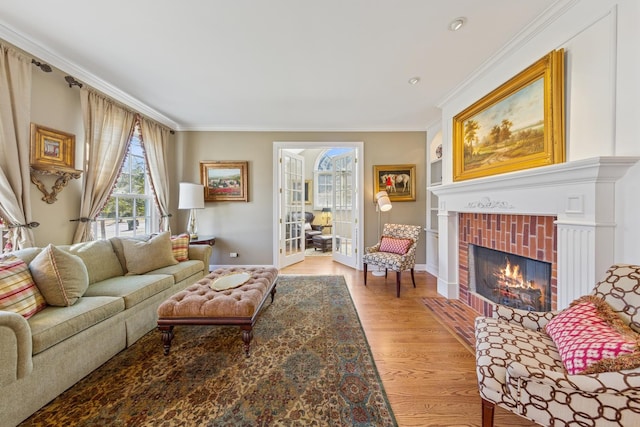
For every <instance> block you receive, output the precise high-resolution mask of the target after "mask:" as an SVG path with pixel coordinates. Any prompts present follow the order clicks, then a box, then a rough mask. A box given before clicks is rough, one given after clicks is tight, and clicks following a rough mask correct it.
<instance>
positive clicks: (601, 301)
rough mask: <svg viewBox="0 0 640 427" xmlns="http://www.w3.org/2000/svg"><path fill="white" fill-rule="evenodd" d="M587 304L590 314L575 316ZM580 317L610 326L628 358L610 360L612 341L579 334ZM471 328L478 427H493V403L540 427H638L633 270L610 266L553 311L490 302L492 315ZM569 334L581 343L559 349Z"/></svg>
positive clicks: (637, 307)
mask: <svg viewBox="0 0 640 427" xmlns="http://www.w3.org/2000/svg"><path fill="white" fill-rule="evenodd" d="M585 301H586V302H585ZM589 303H591V304H592V305H593V307H595V309H594V311H593V312H594V313H596V314H598V316H595V317H593V316H591V317H590V316H583V315H581V313H580V311H579V310H580V307H586V306H588V305H589ZM571 316H573V317H571ZM585 318H586V319H589V320H588V322H591V320H592V319H594V318H595V319H598V321H599V320H602V321H603V322H604V324H605V325H606V327H609V326H611V327H614V328H615V332H617V333H618V332H619V333H620V336H621V337H623V338H624V339H626V340H627V341H628V345H629V346H630V347H629V350H628V351H629V352H632V353H628V354H624V355H620V354H618V355H617V356H616V357H611V354H612V353H609V354H608V353H606V352H607V351H613V350H612V349H613V348H614V347H612V345H614V343H615V342H616V339H611V338H609V337H608V335H607V338H606V339H603V338H602V337H603V336H604V334H603V332H597V333H594V332H593V329H590V328H591V327H592V326H589V329H587V328H585V329H584V331H585V332H584V333H585V334H586V335H580V333H581V332H579V330H580V328H581V326H580V325H579V323H580V322H582V323H584V322H585ZM561 320H562V321H561ZM571 322H573V323H571ZM576 322H578V323H576ZM588 322H587V324H588V325H592V323H588ZM563 325H564V326H565V327H566V326H567V325H569V327H566V329H565V330H558V328H559V327H560V326H563ZM576 325H578V326H576ZM475 331H476V367H477V369H476V370H477V375H478V386H479V391H480V396H481V397H482V425H483V426H492V425H493V412H494V407H495V405H498V406H500V407H502V408H505V409H507V410H509V411H511V412H514V413H516V414H518V415H520V416H522V417H525V418H528V419H530V420H533V421H535V422H536V423H539V424H542V425H545V426H549V425H553V426H567V425H571V426H625V427H626V426H640V367H638V366H640V347H638V344H640V339H639V337H640V336H639V335H638V332H640V266H637V265H622V264H621V265H614V266H612V267H610V268H609V270H608V271H607V274H606V277H605V278H604V279H603V280H602V281H600V282H599V283H598V284H597V285H596V287H595V289H594V290H593V292H592V293H591V295H590V296H585V297H582V298H580V299H578V300H576V301H574V302H573V303H572V304H571V306H570V307H569V308H567V309H565V310H562V311H559V312H548V313H535V312H526V311H522V310H518V309H512V308H508V307H504V306H500V305H498V306H496V307H495V310H494V315H493V317H478V318H477V319H476V322H475ZM547 332H548V333H549V335H548V334H547ZM557 332H560V333H559V334H558V333H557ZM607 333H608V332H607ZM552 337H553V338H552ZM571 337H579V338H580V339H583V340H584V341H582V342H579V340H576V341H574V342H573V343H570V344H569V345H567V344H566V341H563V340H566V339H567V338H569V339H570V338H571ZM634 340H635V342H634ZM598 341H600V342H601V343H602V344H593V343H594V342H598ZM585 342H587V343H588V344H585ZM556 343H558V344H556ZM585 345H588V346H590V348H589V350H588V351H587V350H585V349H584V347H585ZM598 346H601V350H600V355H597V354H598V349H597V347H598ZM594 351H595V354H594ZM616 351H617V350H616ZM602 355H604V356H602ZM569 356H571V357H569ZM601 357H604V359H600V358H601ZM563 359H564V362H563ZM582 362H585V363H582ZM587 362H588V363H587ZM578 367H580V369H584V370H583V371H581V372H580V373H575V372H574V371H576V370H578ZM571 372H573V374H572V373H571Z"/></svg>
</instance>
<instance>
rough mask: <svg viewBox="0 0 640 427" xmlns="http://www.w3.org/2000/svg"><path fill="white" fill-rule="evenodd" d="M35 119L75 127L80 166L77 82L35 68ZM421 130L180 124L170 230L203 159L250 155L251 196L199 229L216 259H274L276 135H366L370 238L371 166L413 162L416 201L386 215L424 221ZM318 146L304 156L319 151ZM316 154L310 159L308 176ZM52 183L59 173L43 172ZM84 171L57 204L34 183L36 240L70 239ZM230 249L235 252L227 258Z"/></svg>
mask: <svg viewBox="0 0 640 427" xmlns="http://www.w3.org/2000/svg"><path fill="white" fill-rule="evenodd" d="M31 121H32V122H34V123H37V124H40V125H43V126H47V127H51V128H54V129H58V130H61V131H64V132H69V133H72V134H74V135H75V136H76V168H77V169H82V158H83V155H84V130H83V124H82V114H81V110H80V94H79V91H78V89H77V88H69V87H68V85H67V84H66V82H65V81H64V74H62V73H60V72H58V71H56V70H54V72H53V73H43V72H41V71H39V70H37V69H34V72H33V93H32V120H31ZM425 140H426V135H425V133H424V132H327V133H323V132H177V133H176V135H174V136H172V140H171V142H170V144H169V153H168V157H169V162H170V165H171V167H170V173H171V201H170V205H171V207H172V213H173V215H174V217H173V218H172V220H171V225H172V231H174V232H179V231H182V230H184V229H185V225H186V220H187V212H184V211H178V209H177V205H178V183H179V182H180V181H190V182H200V171H199V162H200V161H201V160H248V161H249V202H248V203H244V202H217V203H208V204H207V207H206V209H205V210H204V211H202V212H200V216H199V223H200V233H201V234H214V235H215V236H216V237H217V243H216V246H215V247H214V255H213V257H212V260H211V261H212V264H224V265H226V264H234V263H235V264H271V263H272V262H273V249H272V248H273V244H274V243H273V241H272V238H273V233H272V227H273V224H275V221H276V220H275V219H274V218H273V191H274V188H273V142H274V141H328V142H332V141H336V142H337V141H363V142H364V159H363V160H364V163H363V164H364V181H365V182H364V194H365V204H364V217H365V228H364V230H365V244H366V245H371V244H373V243H375V241H376V239H377V231H376V227H377V214H376V212H375V209H374V206H373V203H369V202H370V201H371V198H370V197H369V195H370V194H372V192H373V183H372V179H373V174H372V166H373V165H380V164H385V165H387V164H404V163H415V164H416V166H417V167H416V172H417V173H416V201H415V202H403V203H395V204H394V207H393V210H392V211H391V212H389V213H388V214H384V215H386V218H385V217H383V221H384V220H386V221H388V222H404V223H412V224H419V225H425V224H424V223H425V216H426V215H425V187H426V184H425V158H426V151H425V150H426V147H425ZM319 151H320V150H317V149H316V150H309V151H308V152H307V153H306V154H305V156H306V157H308V158H310V159H315V156H316V155H317V153H318V152H319ZM312 168H313V160H311V164H309V165H308V166H307V171H308V173H309V177H311V176H312V175H311V170H312ZM42 180H43V181H44V182H45V184H46V185H47V187H48V188H51V186H52V185H53V183H54V182H55V180H54V179H53V178H52V177H44V178H43V179H42ZM81 184H82V178H81V179H78V180H72V181H71V182H70V183H69V185H68V186H67V187H65V188H64V189H63V190H62V192H61V193H60V194H59V195H58V200H57V201H56V202H55V203H53V204H48V203H45V202H44V201H42V200H41V197H42V194H41V193H40V192H39V191H38V189H37V188H36V187H35V185H31V191H30V196H31V204H32V207H33V210H32V212H33V218H31V219H32V220H34V221H37V222H39V223H40V224H41V225H40V227H38V228H37V229H35V230H34V235H35V239H36V244H37V245H38V246H45V245H47V244H48V243H54V244H69V243H71V240H72V238H73V233H74V231H75V227H76V223H75V222H71V221H70V220H71V219H74V218H77V217H78V212H79V209H80V192H81V188H82V186H81ZM229 252H238V253H239V254H240V256H239V257H238V258H230V257H229ZM424 260H425V250H424V242H422V243H421V245H420V246H419V251H418V263H424V262H425V261H424Z"/></svg>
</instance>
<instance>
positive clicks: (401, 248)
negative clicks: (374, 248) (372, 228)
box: [379, 236, 413, 255]
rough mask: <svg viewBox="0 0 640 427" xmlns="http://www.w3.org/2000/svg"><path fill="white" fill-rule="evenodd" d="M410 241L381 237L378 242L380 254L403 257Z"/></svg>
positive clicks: (411, 241) (410, 243) (411, 242)
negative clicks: (386, 253) (388, 253)
mask: <svg viewBox="0 0 640 427" xmlns="http://www.w3.org/2000/svg"><path fill="white" fill-rule="evenodd" d="M412 244H413V240H412V239H398V238H396V237H389V236H382V240H381V241H380V249H379V250H380V252H390V253H392V254H398V255H404V254H406V253H407V251H408V250H409V248H410V247H411V245H412Z"/></svg>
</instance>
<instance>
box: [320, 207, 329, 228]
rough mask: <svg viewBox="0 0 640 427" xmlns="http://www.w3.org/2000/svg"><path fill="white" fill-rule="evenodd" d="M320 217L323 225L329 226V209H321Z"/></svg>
mask: <svg viewBox="0 0 640 427" xmlns="http://www.w3.org/2000/svg"><path fill="white" fill-rule="evenodd" d="M322 217H323V218H324V225H329V217H331V208H322Z"/></svg>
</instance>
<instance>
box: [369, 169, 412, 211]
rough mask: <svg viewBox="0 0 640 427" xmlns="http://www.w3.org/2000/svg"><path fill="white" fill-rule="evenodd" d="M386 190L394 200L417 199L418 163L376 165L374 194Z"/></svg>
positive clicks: (409, 200)
mask: <svg viewBox="0 0 640 427" xmlns="http://www.w3.org/2000/svg"><path fill="white" fill-rule="evenodd" d="M382 190H386V191H387V194H389V200H391V201H392V202H413V201H415V200H416V165H374V166H373V194H374V195H375V194H377V193H378V192H379V191H382Z"/></svg>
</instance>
